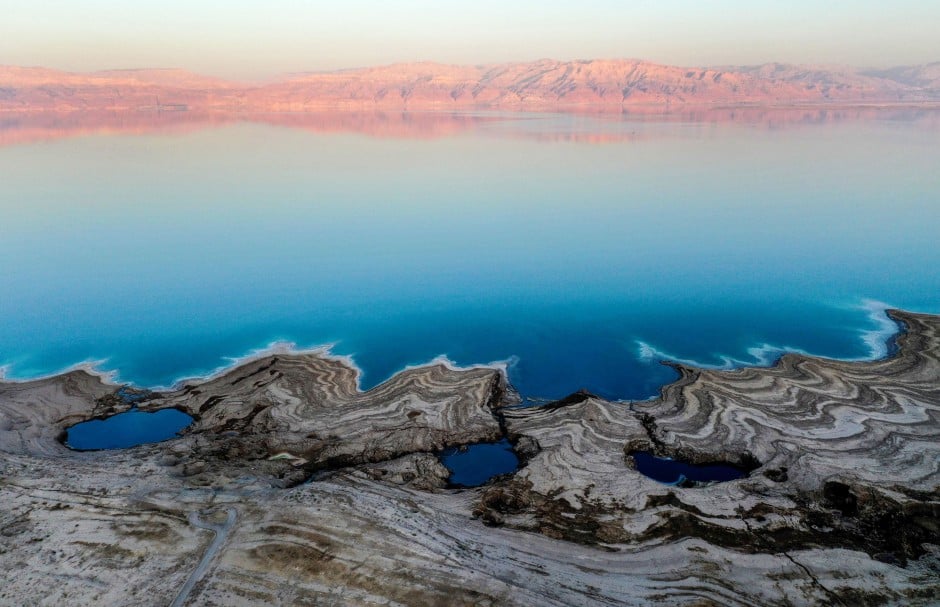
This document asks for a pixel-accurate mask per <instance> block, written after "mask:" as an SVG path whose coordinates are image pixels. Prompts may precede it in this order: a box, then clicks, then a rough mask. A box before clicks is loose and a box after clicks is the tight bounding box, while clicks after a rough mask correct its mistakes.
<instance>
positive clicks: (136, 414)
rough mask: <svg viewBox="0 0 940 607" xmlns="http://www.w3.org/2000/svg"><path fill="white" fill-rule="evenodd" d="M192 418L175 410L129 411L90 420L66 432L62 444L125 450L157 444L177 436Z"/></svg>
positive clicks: (82, 448) (81, 449) (85, 447)
mask: <svg viewBox="0 0 940 607" xmlns="http://www.w3.org/2000/svg"><path fill="white" fill-rule="evenodd" d="M192 421H193V418H192V417H190V416H189V415H187V414H186V413H183V412H182V411H178V410H176V409H161V410H159V411H154V412H144V411H138V410H137V409H131V410H130V411H125V412H124V413H118V414H117V415H112V416H111V417H108V418H106V419H92V420H89V421H87V422H81V423H80V424H75V425H74V426H72V427H71V428H69V429H68V430H67V433H66V439H65V444H66V445H67V446H68V447H71V448H72V449H77V450H79V451H87V450H92V449H125V448H127V447H135V446H137V445H142V444H144V443H158V442H160V441H165V440H168V439H171V438H173V437H175V436H177V433H178V432H179V431H180V430H182V429H183V428H185V427H186V426H188V425H189V424H191V423H192Z"/></svg>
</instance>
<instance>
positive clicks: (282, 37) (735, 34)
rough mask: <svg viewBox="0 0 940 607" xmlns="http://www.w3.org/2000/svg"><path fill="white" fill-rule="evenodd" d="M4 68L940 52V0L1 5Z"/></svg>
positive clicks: (238, 73) (37, 1) (282, 68)
mask: <svg viewBox="0 0 940 607" xmlns="http://www.w3.org/2000/svg"><path fill="white" fill-rule="evenodd" d="M0 16H2V18H0V64H7V65H41V66H45V67H53V68H58V69H66V70H73V71H89V70H96V69H108V68H134V67H181V68H186V69H190V70H193V71H196V72H200V73H204V74H209V75H215V76H222V77H228V78H235V79H243V80H258V79H264V78H268V77H275V76H277V75H280V74H283V73H287V72H297V71H306V70H329V69H339V68H349V67H361V66H369V65H382V64H388V63H396V62H409V61H439V62H444V63H463V64H479V63H496V62H506V61H527V60H534V59H540V58H546V57H548V58H553V59H560V60H568V59H589V58H639V59H647V60H651V61H656V62H660V63H668V64H675V65H689V66H698V65H728V64H756V63H764V62H769V61H781V62H788V63H817V64H846V65H856V66H871V67H887V66H891V65H902V64H918V63H928V62H933V61H940V36H938V35H937V31H938V28H940V1H938V0H894V1H893V2H890V3H889V2H886V1H884V0H877V1H875V0H851V1H849V0H789V1H786V2H784V1H778V0H771V1H764V2H755V1H754V0H749V1H746V0H712V1H710V2H703V1H701V0H581V1H580V2H576V1H571V0H515V1H511V0H472V1H471V0H397V1H395V2H389V1H378V0H344V1H342V2H340V1H337V0H332V1H326V0H227V1H222V0H134V1H128V0H80V1H79V0H28V1H27V0H0Z"/></svg>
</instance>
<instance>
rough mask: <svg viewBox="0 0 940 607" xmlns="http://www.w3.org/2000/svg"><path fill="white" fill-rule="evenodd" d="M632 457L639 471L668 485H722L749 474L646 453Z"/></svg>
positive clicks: (729, 466) (729, 467)
mask: <svg viewBox="0 0 940 607" xmlns="http://www.w3.org/2000/svg"><path fill="white" fill-rule="evenodd" d="M630 455H631V457H633V461H634V462H635V463H636V469H637V471H639V472H640V473H641V474H643V475H645V476H648V477H649V478H651V479H653V480H656V481H659V482H661V483H664V484H666V485H685V484H695V483H721V482H725V481H733V480H735V479H739V478H744V477H745V476H747V475H748V473H749V471H748V470H747V469H745V468H743V467H741V466H735V465H732V464H724V463H712V464H689V463H687V462H683V461H680V460H675V459H669V458H667V457H656V456H655V455H653V454H652V453H647V452H645V451H636V452H634V453H631V454H630Z"/></svg>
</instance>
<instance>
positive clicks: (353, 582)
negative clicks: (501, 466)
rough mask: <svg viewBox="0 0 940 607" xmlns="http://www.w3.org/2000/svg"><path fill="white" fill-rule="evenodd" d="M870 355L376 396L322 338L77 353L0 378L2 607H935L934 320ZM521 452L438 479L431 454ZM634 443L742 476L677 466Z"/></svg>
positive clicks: (422, 384) (490, 380)
mask: <svg viewBox="0 0 940 607" xmlns="http://www.w3.org/2000/svg"><path fill="white" fill-rule="evenodd" d="M890 314H891V316H892V318H894V319H895V320H896V321H897V322H898V323H899V324H900V325H901V326H902V327H903V331H902V332H901V333H900V334H899V336H898V338H897V344H896V346H897V347H896V348H894V350H893V352H892V354H891V356H890V357H889V358H887V359H885V360H880V361H873V362H841V361H833V360H825V359H819V358H813V357H807V356H802V355H786V356H784V357H783V358H782V359H781V360H780V361H779V362H778V363H777V364H776V365H774V366H773V367H770V368H746V369H739V370H734V371H706V370H699V369H694V368H690V367H685V366H677V367H676V368H677V370H678V371H679V374H680V378H679V379H678V380H677V381H676V382H674V383H672V384H670V385H668V386H666V387H665V388H663V390H662V393H661V395H660V397H659V398H656V399H653V400H650V401H643V402H635V403H621V402H609V401H605V400H603V399H600V398H597V397H595V396H592V395H590V394H587V393H578V394H573V395H572V396H570V397H568V398H566V399H563V400H561V401H557V402H555V403H549V404H547V405H544V406H541V407H537V408H528V409H520V408H514V407H512V406H511V405H513V404H515V402H516V399H515V397H514V394H513V391H512V389H511V387H510V386H508V385H507V384H506V380H505V377H504V375H503V373H502V372H501V371H500V370H498V369H488V368H474V369H453V368H450V367H448V366H445V365H440V364H432V365H429V366H425V367H420V368H416V369H409V370H407V371H403V372H402V373H400V374H398V375H396V376H395V377H393V378H392V379H390V380H389V381H388V382H386V383H385V384H382V385H380V386H378V387H376V388H374V389H372V390H369V391H367V392H360V391H359V390H358V388H357V381H356V379H357V378H356V371H355V370H354V369H353V368H351V367H350V366H349V365H348V364H347V363H346V362H344V361H343V360H340V359H334V358H329V357H325V356H322V355H319V354H315V353H314V354H293V355H285V354H278V355H271V356H267V357H264V358H261V359H258V360H253V361H250V362H247V363H244V364H241V365H240V366H238V367H236V368H233V369H231V370H229V371H227V372H225V373H223V374H220V375H218V376H216V377H214V378H212V379H209V380H205V381H198V382H197V381H193V382H190V383H188V384H186V385H183V386H180V387H179V388H178V389H176V390H175V391H172V392H163V393H152V394H149V393H148V394H135V395H134V398H132V399H131V398H128V397H127V395H128V391H127V389H123V390H122V389H121V387H119V386H115V385H110V384H108V383H106V382H104V381H103V380H102V379H101V378H100V377H98V376H95V375H92V374H90V373H88V372H86V371H74V372H70V373H67V374H63V375H59V376H56V377H53V378H47V379H42V380H37V381H33V382H17V383H12V382H10V383H0V604H2V605H61V604H74V605H96V604H113V605H155V604H164V605H170V604H179V605H267V604H284V605H559V606H561V605H662V604H667V605H853V606H854V605H935V604H938V602H940V317H936V316H926V315H917V314H910V313H905V312H897V311H893V312H890ZM134 405H136V406H137V407H139V408H140V409H141V410H151V411H152V410H159V409H164V408H167V407H174V408H177V409H180V410H182V411H185V412H186V413H188V414H189V415H191V416H193V418H194V420H195V421H194V423H193V425H192V426H190V427H189V428H188V429H187V430H185V431H184V435H183V436H182V437H181V438H178V439H174V440H170V441H167V442H163V443H157V444H152V445H142V446H139V447H135V448H131V449H125V450H115V451H97V452H77V451H72V450H70V449H68V448H66V447H65V446H64V445H63V444H62V442H61V438H62V435H63V433H64V431H65V429H66V428H68V427H69V426H71V425H73V424H75V423H78V422H81V421H85V420H88V419H92V418H95V417H105V416H108V415H111V414H114V413H118V412H122V411H125V410H127V409H129V408H131V407H132V406H134ZM503 437H508V438H509V440H510V441H511V442H512V444H513V445H514V447H515V451H516V453H517V455H518V456H519V458H520V460H521V462H522V466H521V467H520V469H519V470H518V471H516V472H515V473H513V474H510V475H506V476H503V477H499V478H498V479H496V480H494V481H493V482H491V483H490V484H488V485H486V486H483V487H480V488H476V489H460V490H458V489H452V488H448V486H447V470H446V469H444V468H443V466H442V465H441V464H440V463H439V461H438V458H437V457H436V455H435V454H436V453H437V452H439V451H440V450H442V449H445V448H448V447H454V446H459V445H463V444H471V443H478V442H485V441H495V440H499V439H500V438H503ZM637 451H643V452H652V453H654V454H656V455H658V456H668V457H674V458H677V459H683V460H686V461H689V462H692V463H705V462H724V463H730V464H736V465H738V466H741V467H742V468H744V469H746V470H749V471H750V472H749V474H748V475H747V476H746V477H745V478H742V479H738V480H733V481H729V482H724V483H716V484H704V485H698V486H682V485H680V486H669V485H664V484H661V483H658V482H656V481H654V480H652V479H649V478H647V477H646V476H643V475H642V474H640V473H639V472H638V471H637V470H636V469H635V464H634V461H633V458H632V456H631V454H632V453H634V452H637Z"/></svg>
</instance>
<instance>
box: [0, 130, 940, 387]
mask: <svg viewBox="0 0 940 607" xmlns="http://www.w3.org/2000/svg"><path fill="white" fill-rule="evenodd" d="M409 120H410V121H411V122H410V123H409V122H408V121H405V122H406V124H405V127H403V128H398V127H397V126H396V128H389V127H388V126H387V125H386V128H383V129H376V128H374V124H373V127H371V130H370V129H367V128H364V127H362V126H361V124H362V123H361V122H360V123H354V124H359V125H360V126H359V127H356V126H349V125H348V124H347V125H346V126H343V127H340V128H336V129H335V130H331V129H327V128H320V127H318V128H315V129H314V128H309V126H308V127H307V128H300V127H302V126H303V125H299V126H298V125H296V124H294V125H292V126H293V127H295V128H290V127H287V126H279V125H276V124H261V123H233V124H227V125H221V126H219V125H217V126H213V127H211V128H197V127H191V128H187V129H181V130H175V131H173V130H171V131H167V132H156V133H149V134H148V133H145V134H137V135H131V134H120V133H111V134H90V135H84V136H79V137H71V138H63V139H49V140H45V141H32V142H30V141H28V138H26V139H27V140H24V138H22V137H19V138H17V137H11V136H9V133H7V137H6V138H5V139H0V140H4V141H7V142H8V145H5V146H3V147H0V184H2V185H0V217H2V221H0V260H2V262H0V364H2V365H6V374H7V376H8V377H16V378H26V377H34V376H37V375H42V374H48V373H51V372H55V371H58V370H61V369H64V368H67V367H69V366H70V365H73V364H76V363H79V362H83V361H94V362H95V363H96V364H97V366H98V367H99V368H101V369H105V370H115V371H117V372H118V375H119V378H120V379H121V380H123V381H129V382H133V383H135V384H137V385H140V386H148V387H153V386H165V385H170V384H172V383H174V382H175V381H176V380H178V379H181V378H184V377H191V376H197V375H202V374H205V373H207V372H211V371H212V370H214V369H217V368H219V367H221V366H224V365H227V364H230V363H231V362H232V358H234V357H239V356H242V355H245V354H247V353H250V352H251V351H253V350H255V349H258V348H263V347H265V346H267V345H268V344H270V343H272V342H274V341H279V340H286V341H291V342H294V343H296V344H297V345H298V346H301V347H308V346H316V345H321V344H328V343H332V344H335V345H334V347H333V349H334V351H335V352H337V353H340V354H350V355H352V356H353V358H354V360H355V361H356V363H357V364H358V365H359V366H360V367H361V368H362V370H363V375H362V386H363V387H369V386H372V385H375V384H376V383H378V382H380V381H382V380H384V379H386V378H387V377H389V376H390V375H392V374H393V373H394V372H395V371H397V370H399V369H401V368H403V367H405V366H407V365H410V364H420V363H425V362H427V361H429V360H431V359H433V358H434V357H436V356H438V355H442V354H443V355H446V356H448V357H449V358H450V359H451V360H453V361H455V362H456V363H458V364H464V365H466V364H474V363H487V362H492V361H508V362H509V365H510V367H509V369H510V377H511V379H512V381H513V382H514V384H515V385H516V386H517V388H518V389H519V390H520V392H521V393H522V394H524V395H526V396H529V397H546V398H555V397H561V396H563V395H565V394H568V393H570V392H573V391H575V390H577V389H579V388H587V389H588V390H591V391H593V392H596V393H599V394H601V395H604V396H608V397H619V398H643V397H647V396H650V395H652V394H654V393H655V392H656V391H657V389H658V388H659V386H660V385H661V384H662V383H664V382H667V381H669V380H670V379H671V378H672V377H673V373H672V371H670V370H669V369H668V368H666V367H663V366H661V365H659V364H658V360H660V359H662V358H675V359H681V360H686V361H690V362H695V363H697V364H703V365H711V366H734V365H741V364H758V363H767V362H770V361H772V360H773V359H774V358H775V357H776V356H778V355H779V353H780V351H781V350H782V349H793V350H802V351H806V352H810V353H815V354H821V355H827V356H835V357H844V358H865V357H870V356H877V355H880V354H882V353H883V351H884V349H883V348H884V339H885V337H886V336H887V335H888V334H890V332H891V331H892V330H893V325H892V324H891V323H889V322H886V321H885V319H884V317H883V315H881V313H880V310H882V309H883V308H884V306H885V305H886V304H887V305H891V306H898V307H903V308H908V309H913V310H920V311H928V312H929V311H932V312H940V271H938V270H937V268H940V245H938V244H937V243H938V237H937V235H938V234H940V171H938V170H937V159H938V158H940V129H938V128H937V124H938V121H937V120H936V118H935V117H934V118H932V117H930V116H928V117H927V118H924V116H923V115H917V116H913V117H910V118H907V117H904V116H899V115H897V114H894V115H892V116H890V117H874V118H869V119H865V120H833V119H828V120H827V119H818V120H814V121H812V123H806V122H805V121H796V122H788V121H784V122H783V123H777V122H775V121H773V120H759V121H747V120H745V121H741V122H710V121H697V122H696V121H691V122H690V121H683V120H670V121H668V122H666V121H656V120H650V119H646V120H634V119H619V118H604V117H597V118H591V117H578V116H557V115H523V116H505V115H503V116H484V117H483V118H480V117H471V118H469V119H468V118H467V117H466V116H464V117H460V118H459V120H458V121H456V122H455V123H454V125H453V128H445V127H448V125H450V123H449V122H448V121H449V120H456V119H454V118H452V117H448V116H446V115H444V116H440V115H439V116H437V117H435V120H436V121H437V122H435V125H434V127H433V128H410V130H409V128H408V127H409V124H410V125H411V126H412V127H413V125H414V124H419V123H420V120H417V119H411V118H409ZM271 122H273V121H271ZM280 122H285V121H284V120H281V121H280ZM441 124H443V125H444V126H443V127H442V126H441ZM357 130H358V131H359V132H357ZM376 134H382V135H387V136H383V137H379V136H375V135H376ZM10 141H14V142H17V143H15V144H13V143H9V142H10Z"/></svg>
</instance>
